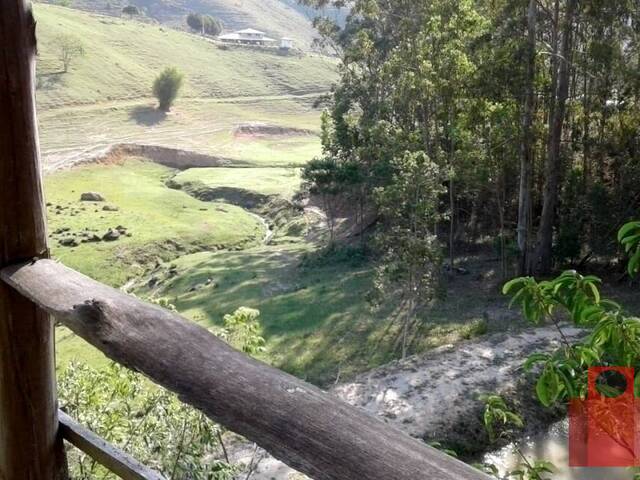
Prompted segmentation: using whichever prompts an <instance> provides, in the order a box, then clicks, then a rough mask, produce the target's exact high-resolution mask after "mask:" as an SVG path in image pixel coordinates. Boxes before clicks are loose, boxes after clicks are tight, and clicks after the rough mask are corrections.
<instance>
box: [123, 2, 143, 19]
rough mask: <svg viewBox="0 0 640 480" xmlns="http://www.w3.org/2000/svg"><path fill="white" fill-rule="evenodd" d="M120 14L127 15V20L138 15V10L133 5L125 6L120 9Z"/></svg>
mask: <svg viewBox="0 0 640 480" xmlns="http://www.w3.org/2000/svg"><path fill="white" fill-rule="evenodd" d="M122 13H124V14H125V15H129V18H133V17H134V16H136V15H140V10H139V9H138V7H136V6H135V5H127V6H126V7H124V8H123V9H122Z"/></svg>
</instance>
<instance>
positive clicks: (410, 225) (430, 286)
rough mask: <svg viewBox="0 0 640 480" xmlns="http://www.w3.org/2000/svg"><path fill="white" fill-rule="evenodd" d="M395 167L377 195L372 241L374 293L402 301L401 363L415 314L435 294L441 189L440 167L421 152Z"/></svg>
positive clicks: (398, 160) (438, 259)
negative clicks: (377, 255) (377, 257)
mask: <svg viewBox="0 0 640 480" xmlns="http://www.w3.org/2000/svg"><path fill="white" fill-rule="evenodd" d="M393 166H394V167H395V174H394V176H393V182H391V183H390V184H389V185H388V186H386V187H382V188H379V189H378V190H377V191H376V201H377V203H378V208H379V211H380V215H381V217H382V225H381V228H380V230H379V232H378V234H377V236H376V242H377V246H378V248H379V250H380V251H381V254H382V257H381V258H382V260H381V262H380V264H379V265H378V269H377V280H376V287H377V289H378V291H379V293H381V294H382V295H384V296H385V297H387V298H388V297H390V296H391V295H394V297H395V296H396V295H397V294H399V298H400V299H401V306H402V311H401V315H402V318H403V324H402V333H401V335H402V357H403V358H404V357H405V356H406V354H407V347H408V344H409V342H408V338H409V333H410V332H411V330H412V328H413V327H415V325H416V324H417V319H416V316H417V312H418V310H419V309H420V308H423V307H425V306H426V305H427V304H428V303H429V302H430V301H431V300H432V299H433V298H434V294H435V291H436V288H435V287H436V285H437V280H438V275H439V268H440V263H441V252H440V247H439V245H438V240H437V238H436V235H435V233H434V225H436V224H437V222H438V220H439V218H440V217H439V214H438V197H439V195H441V194H442V192H443V191H444V189H443V187H442V177H441V175H440V171H439V169H438V166H437V165H436V164H435V163H433V162H432V161H431V160H430V159H429V158H428V157H427V155H426V154H425V153H424V152H415V153H406V154H405V155H404V156H402V157H400V158H398V159H396V160H394V162H393Z"/></svg>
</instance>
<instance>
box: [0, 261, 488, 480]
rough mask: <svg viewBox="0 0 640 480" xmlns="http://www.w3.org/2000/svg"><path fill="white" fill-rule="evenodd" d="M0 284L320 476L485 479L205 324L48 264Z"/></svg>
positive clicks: (8, 271)
mask: <svg viewBox="0 0 640 480" xmlns="http://www.w3.org/2000/svg"><path fill="white" fill-rule="evenodd" d="M0 276H1V278H2V280H4V281H5V282H6V283H8V284H9V285H10V286H11V287H13V288H15V289H16V290H17V291H18V292H20V293H21V294H22V295H24V296H26V297H27V298H29V299H30V300H32V301H33V302H35V303H36V304H38V305H40V306H41V307H42V308H43V309H45V310H46V311H48V312H49V313H51V314H52V315H54V316H55V317H56V318H57V319H58V320H60V321H61V322H62V323H64V324H65V325H66V326H67V327H69V328H70V329H71V330H72V331H73V332H75V333H76V334H77V335H79V336H80V337H82V338H84V339H85V340H86V341H88V342H89V343H91V344H92V345H94V346H95V347H97V348H98V349H99V350H101V351H102V352H104V353H105V354H106V355H107V356H108V357H109V358H111V359H113V360H115V361H116V362H119V363H121V364H123V365H125V366H127V367H129V368H132V369H134V370H137V371H139V372H142V373H144V374H145V375H147V376H148V377H149V378H150V379H152V380H153V381H154V382H156V383H158V384H160V385H162V386H164V387H166V388H167V389H169V390H171V391H173V392H176V393H177V394H178V395H179V397H180V399H181V400H182V401H184V402H186V403H188V404H191V405H193V406H195V407H197V408H198V409H200V410H202V411H203V412H204V413H206V414H207V415H208V416H209V417H210V418H212V419H213V420H215V421H217V422H219V423H220V424H222V425H224V426H225V427H227V428H229V429H230V430H233V431H234V432H236V433H239V434H241V435H243V436H245V437H246V438H248V439H249V440H251V441H253V442H255V443H257V444H258V445H260V446H261V447H263V448H264V449H266V450H267V451H269V452H270V453H271V454H272V455H273V456H275V457H276V458H278V459H280V460H282V461H283V462H285V463H286V464H288V465H290V466H291V467H293V468H295V469H297V470H299V471H301V472H303V473H305V474H307V475H309V476H311V477H312V478H315V479H317V480H363V479H367V480H418V479H437V480H486V479H488V478H490V477H488V476H486V475H484V474H483V473H481V472H479V471H478V470H476V469H474V468H472V467H470V466H469V465H466V464H465V463H463V462H460V461H458V460H456V459H454V458H452V457H450V456H447V455H446V454H444V453H442V452H440V451H438V450H435V449H433V448H431V447H429V446H427V445H425V443H424V442H422V441H420V440H417V439H415V438H412V437H410V436H408V435H405V434H404V433H402V432H401V431H399V430H397V429H396V428H395V427H393V426H391V425H388V424H386V423H384V422H382V421H381V420H379V419H377V418H374V417H372V416H370V415H368V414H367V413H365V412H363V411H361V410H359V409H356V408H354V407H352V406H350V405H348V404H346V403H344V402H342V401H341V400H339V399H337V398H335V397H334V396H332V395H330V394H328V393H326V392H324V391H322V390H320V389H318V388H316V387H314V386H312V385H309V384H307V383H305V382H302V381H301V380H299V379H297V378H295V377H293V376H291V375H288V374H286V373H284V372H281V371H279V370H276V369H274V368H272V367H270V366H268V365H266V364H264V363H262V362H259V361H257V360H255V359H253V358H250V357H248V356H246V355H245V354H243V353H241V352H238V351H236V350H234V349H233V348H231V347H229V346H228V345H227V344H226V343H224V342H223V341H222V340H220V339H219V338H217V337H216V336H215V335H213V334H211V333H210V332H209V331H208V330H206V329H204V328H202V327H201V326H199V325H197V324H195V323H193V322H190V321H188V320H186V319H184V318H182V317H180V316H179V315H177V314H175V313H172V312H170V311H167V310H165V309H162V308H160V307H157V306H153V305H149V304H147V303H144V302H141V301H140V300H138V299H136V298H134V297H131V296H128V295H126V294H124V293H122V292H120V291H118V290H115V289H113V288H110V287H107V286H105V285H103V284H100V283H98V282H96V281H94V280H91V279H89V278H87V277H85V276H84V275H81V274H79V273H77V272H75V271H73V270H70V269H68V268H66V267H65V266H63V265H61V264H59V263H56V262H54V261H51V260H39V261H37V262H34V263H26V264H23V265H22V266H14V267H7V268H5V269H3V270H2V271H1V273H0Z"/></svg>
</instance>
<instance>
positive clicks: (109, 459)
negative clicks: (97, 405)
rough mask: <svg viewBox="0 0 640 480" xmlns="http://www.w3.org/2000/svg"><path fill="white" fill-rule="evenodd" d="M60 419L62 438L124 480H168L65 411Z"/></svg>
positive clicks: (60, 415)
mask: <svg viewBox="0 0 640 480" xmlns="http://www.w3.org/2000/svg"><path fill="white" fill-rule="evenodd" d="M58 418H59V419H60V434H61V435H62V438H64V439H65V440H66V441H67V442H69V443H71V444H72V445H74V446H75V447H76V448H78V449H80V450H82V451H83V452H84V453H86V454H87V455H89V456H90V457H91V458H93V459H94V460H95V461H96V462H98V463H99V464H100V465H102V466H104V467H106V468H107V469H108V470H109V471H111V472H113V473H115V474H116V475H118V476H119V477H120V478H122V479H123V480H166V479H165V477H163V476H162V475H160V474H159V473H158V472H156V471H154V470H151V469H150V468H148V467H146V466H145V465H142V464H141V463H140V462H138V461H137V460H136V459H134V458H132V457H131V456H130V455H127V454H126V453H124V452H123V451H122V450H120V449H118V448H116V447H114V446H113V445H111V444H110V443H108V442H106V441H105V440H104V439H102V438H100V437H99V436H98V435H96V434H95V433H93V432H92V431H91V430H88V429H87V428H85V427H83V426H82V425H80V424H79V423H77V422H76V421H75V420H73V419H72V418H71V417H70V416H69V415H67V414H66V413H64V412H63V411H59V412H58Z"/></svg>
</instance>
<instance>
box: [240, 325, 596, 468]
mask: <svg viewBox="0 0 640 480" xmlns="http://www.w3.org/2000/svg"><path fill="white" fill-rule="evenodd" d="M564 331H565V334H566V335H567V336H568V337H569V338H572V339H577V338H580V337H581V336H582V335H584V332H583V331H580V330H578V329H575V328H571V327H566V328H564ZM559 345H560V341H559V335H558V332H557V331H556V329H555V328H553V327H544V328H538V329H530V330H526V331H522V332H520V333H509V334H496V335H491V336H488V337H484V338H482V339H479V340H476V341H469V342H463V343H459V344H457V345H447V346H443V347H440V348H437V349H434V350H432V351H431V352H429V353H427V354H424V355H416V356H413V357H410V358H408V359H406V360H404V361H396V362H393V363H390V364H388V365H385V366H383V367H380V368H376V369H374V370H372V371H370V372H367V373H364V374H361V375H359V376H358V377H356V379H355V380H353V381H352V382H348V383H345V384H340V385H337V386H335V387H334V388H332V389H331V393H333V394H334V395H336V396H338V397H339V398H341V399H343V400H345V401H346V402H348V403H350V404H351V405H354V406H357V407H359V408H362V409H364V410H366V411H368V412H369V413H371V414H373V415H375V416H377V417H378V418H380V419H381V420H383V421H385V422H389V423H391V424H394V425H395V426H396V427H398V428H400V429H401V430H403V431H405V432H406V433H408V434H409V435H412V436H414V437H417V438H421V439H424V440H425V441H427V442H433V441H437V442H442V443H443V444H445V445H450V446H453V448H454V449H456V450H457V451H458V452H461V453H462V452H464V453H465V454H467V455H469V454H473V453H480V452H481V451H482V446H483V445H486V444H487V438H486V434H485V432H484V428H483V425H482V421H481V418H482V410H483V404H482V402H481V401H480V400H479V399H478V396H479V395H480V394H482V393H498V394H501V395H502V396H503V397H504V398H506V399H507V400H508V402H509V403H511V404H515V405H517V409H518V411H519V412H520V413H521V414H522V415H523V416H524V418H525V421H526V423H527V426H528V429H527V434H530V433H533V432H537V431H541V430H543V429H545V428H546V427H547V426H549V425H550V424H551V423H552V422H554V421H555V420H557V419H558V418H559V415H561V412H560V411H551V410H548V409H545V408H543V407H542V406H541V405H540V404H539V403H538V402H537V400H536V399H535V398H534V395H533V394H532V393H533V385H532V377H530V376H529V377H528V376H526V375H525V374H524V372H523V370H522V364H523V362H524V360H525V359H526V358H527V356H528V355H530V354H531V353H533V352H538V351H549V350H552V349H554V348H557V347H558V346H559ZM253 456H254V450H253V446H252V445H250V444H238V445H235V446H234V448H233V460H234V461H236V462H240V463H244V464H248V463H249V462H250V461H251V458H253ZM257 458H259V459H260V462H259V464H258V467H257V469H256V471H255V473H254V475H253V476H252V477H251V478H252V479H253V480H290V479H293V478H296V479H298V478H302V477H299V476H297V475H299V474H297V473H296V472H295V471H294V470H292V469H290V468H288V467H286V466H285V465H284V464H282V463H281V462H279V461H277V460H275V459H274V458H273V457H271V456H269V455H266V454H264V453H260V454H259V455H258V456H257ZM254 463H255V460H254ZM245 475H246V474H245ZM241 478H244V477H241Z"/></svg>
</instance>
